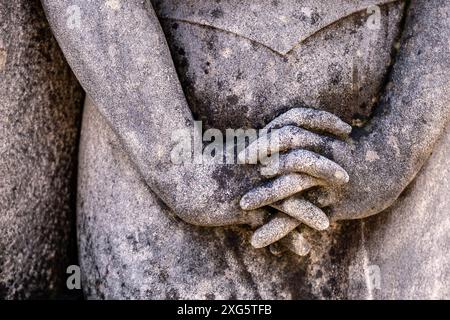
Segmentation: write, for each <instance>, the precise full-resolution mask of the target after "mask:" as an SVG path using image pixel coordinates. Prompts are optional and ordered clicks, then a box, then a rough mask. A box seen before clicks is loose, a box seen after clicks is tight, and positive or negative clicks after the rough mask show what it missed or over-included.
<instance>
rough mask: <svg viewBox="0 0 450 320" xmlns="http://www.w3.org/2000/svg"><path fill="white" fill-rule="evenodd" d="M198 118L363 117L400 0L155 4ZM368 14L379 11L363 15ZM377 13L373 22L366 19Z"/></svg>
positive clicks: (225, 121) (396, 26) (258, 121)
mask: <svg viewBox="0 0 450 320" xmlns="http://www.w3.org/2000/svg"><path fill="white" fill-rule="evenodd" d="M153 5H154V8H155V10H156V12H157V14H158V16H159V18H160V20H161V24H162V26H163V29H164V32H165V34H166V37H167V39H168V44H169V47H170V49H171V54H172V57H173V59H174V62H175V66H176V68H177V72H178V75H179V78H180V81H181V83H182V85H183V88H184V90H185V93H186V97H187V99H188V102H189V105H190V107H191V109H192V111H193V113H194V116H195V117H196V118H197V119H199V120H203V121H204V122H205V126H206V127H215V128H222V129H223V128H238V127H261V126H263V125H264V124H265V123H266V122H268V121H270V120H271V119H272V118H274V117H275V116H276V115H278V114H280V113H282V112H284V111H286V110H287V109H289V108H292V107H296V106H307V107H314V108H319V109H323V110H327V111H331V112H333V113H335V114H336V115H338V116H340V117H341V118H343V119H344V120H345V121H347V122H350V123H352V122H353V123H354V124H357V123H358V122H360V120H364V119H365V118H367V117H369V116H370V114H371V111H372V108H373V106H374V105H375V104H376V102H377V98H378V95H379V93H380V90H381V89H382V87H383V84H384V80H385V76H386V74H387V72H388V70H389V65H390V63H391V58H392V53H393V47H394V44H395V41H396V39H397V37H398V36H399V32H400V27H401V20H402V16H403V1H392V0H391V1H389V0H357V1H354V0H335V1H317V0H284V1H283V0H273V1H269V0H262V1H252V0H239V1H237V0H236V1H233V0H228V1H225V0H223V1H208V0H195V1H181V0H164V1H160V0H153ZM372 5H378V7H379V8H380V11H379V12H380V14H381V15H380V20H379V22H380V23H379V25H376V24H375V25H374V24H370V27H369V26H368V25H367V21H368V20H369V19H372V20H369V22H372V21H375V23H376V21H377V11H376V9H374V11H370V13H368V12H367V10H368V8H370V7H371V6H372ZM372 13H373V15H371V14H372Z"/></svg>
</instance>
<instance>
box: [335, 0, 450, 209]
mask: <svg viewBox="0 0 450 320" xmlns="http://www.w3.org/2000/svg"><path fill="white" fill-rule="evenodd" d="M405 28H406V29H405V32H404V35H403V40H402V43H401V50H400V52H399V56H398V58H397V61H396V64H395V67H394V69H393V73H392V76H391V80H390V82H389V84H388V85H387V88H386V93H385V96H384V97H383V99H382V101H381V103H380V106H379V110H377V113H376V114H375V116H374V117H373V119H372V121H371V123H370V124H369V125H368V126H367V127H366V128H364V129H363V130H360V131H359V132H357V136H356V137H355V139H356V140H357V141H356V144H355V146H356V147H355V148H356V150H354V151H353V154H355V155H358V156H356V157H355V158H354V159H353V160H352V162H351V163H347V165H344V167H345V168H346V169H347V170H348V171H349V174H350V180H351V181H352V180H353V183H354V186H353V187H352V191H348V192H347V193H345V194H344V197H346V198H345V200H343V201H342V205H340V206H336V208H335V209H334V211H335V212H334V216H335V217H337V218H339V217H344V216H348V215H352V217H354V218H360V217H364V216H368V215H372V214H375V213H378V212H380V211H382V210H384V209H385V208H387V207H388V206H390V205H391V204H392V203H393V201H395V200H396V199H397V197H398V196H399V195H400V193H401V192H402V191H403V190H404V189H405V188H406V186H407V185H408V184H409V183H410V182H411V181H412V179H413V178H414V177H415V175H416V174H417V172H418V171H419V170H420V168H421V167H422V165H423V164H424V162H425V161H426V160H427V158H428V157H429V155H430V153H431V152H432V150H433V147H434V145H435V143H436V141H437V140H438V139H439V137H440V136H441V133H442V132H443V129H444V128H445V126H446V125H447V124H448V121H449V118H450V42H449V41H450V3H449V2H448V1H445V0H439V1H438V0H436V1H419V0H418V1H413V2H412V4H411V7H410V8H409V12H408V18H407V23H406V26H405ZM342 160H343V161H344V162H345V160H344V159H342ZM337 162H338V163H339V160H338V159H337ZM351 183H352V182H351ZM358 190H359V191H358ZM349 203H353V205H352V206H351V205H348V204H349ZM351 211H353V212H351Z"/></svg>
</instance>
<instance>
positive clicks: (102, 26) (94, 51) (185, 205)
mask: <svg viewBox="0 0 450 320" xmlns="http://www.w3.org/2000/svg"><path fill="white" fill-rule="evenodd" d="M42 4H43V7H44V9H45V12H46V15H47V18H48V20H49V22H50V25H51V27H52V30H53V32H54V34H55V36H56V38H57V40H58V43H59V45H60V46H61V48H62V50H63V52H64V54H65V57H66V59H67V60H68V63H69V64H70V66H71V67H72V70H73V71H74V73H75V75H76V76H77V78H78V80H79V81H80V83H81V85H82V86H83V88H84V89H85V91H86V92H87V94H89V96H90V97H91V98H92V100H93V101H94V103H95V105H96V106H97V108H98V109H99V111H100V113H101V114H102V116H103V117H104V118H105V119H106V120H107V122H108V124H109V125H110V126H111V128H112V129H113V130H114V132H115V133H116V134H117V136H118V137H119V139H120V140H121V142H122V144H123V145H124V148H125V149H126V151H127V153H128V154H129V155H130V157H131V158H132V160H133V162H134V163H135V165H136V167H137V169H138V170H139V171H140V173H141V175H142V176H143V178H144V179H145V180H146V182H147V184H148V185H149V186H150V188H151V189H152V190H153V191H154V192H155V193H156V194H157V195H158V196H159V197H160V198H161V199H162V200H163V202H164V203H166V205H168V206H169V207H170V208H171V209H172V210H174V211H175V212H176V213H178V214H179V215H180V216H181V217H182V218H184V219H185V220H186V221H188V222H191V223H195V224H201V225H222V224H230V223H236V222H240V220H241V217H240V214H241V212H240V211H239V212H238V211H236V212H232V211H233V209H232V208H230V207H227V208H226V209H225V208H224V209H223V210H220V208H218V207H216V208H211V204H210V201H211V199H212V198H213V196H214V194H213V193H214V191H215V188H216V187H217V182H216V181H215V180H214V175H213V172H214V171H213V169H214V168H211V167H206V166H194V165H190V166H189V165H186V166H183V165H174V164H173V163H172V161H171V158H170V154H171V150H172V149H173V147H174V145H175V142H173V141H172V139H171V138H172V133H173V132H175V131H177V130H185V131H186V132H192V128H193V124H194V121H193V117H192V114H191V112H190V109H189V106H188V104H187V102H186V99H185V97H184V94H183V90H182V87H181V85H180V83H179V81H178V78H177V74H176V70H175V67H174V65H173V62H172V59H171V55H170V52H169V49H168V46H167V43H166V39H165V37H164V34H163V31H162V29H161V27H160V24H159V21H158V18H157V16H156V14H155V12H154V10H153V8H152V6H151V4H150V3H149V1H142V0H129V1H103V0H92V1H84V0H42ZM224 205H227V204H225V203H224ZM234 207H236V210H238V206H237V205H235V206H234ZM234 207H233V208H234ZM225 211H226V212H225ZM215 214H217V215H215Z"/></svg>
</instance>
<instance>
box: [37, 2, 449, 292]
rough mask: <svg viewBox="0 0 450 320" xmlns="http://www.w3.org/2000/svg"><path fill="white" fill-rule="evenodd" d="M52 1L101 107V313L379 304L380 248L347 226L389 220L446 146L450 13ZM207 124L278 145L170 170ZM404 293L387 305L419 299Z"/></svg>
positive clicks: (88, 136) (66, 48)
mask: <svg viewBox="0 0 450 320" xmlns="http://www.w3.org/2000/svg"><path fill="white" fill-rule="evenodd" d="M42 3H43V5H44V9H45V11H46V14H47V17H48V19H49V21H50V24H51V26H52V29H53V31H54V34H55V36H56V38H57V40H58V42H59V44H60V46H61V48H62V50H63V52H64V53H65V56H66V58H67V60H68V62H69V64H70V65H71V67H72V69H73V70H74V72H75V74H76V76H77V77H78V79H79V81H80V83H81V84H82V86H83V88H84V89H85V90H86V92H87V94H88V95H89V98H88V99H86V102H85V109H84V115H83V125H82V136H81V144H80V155H79V178H78V203H77V207H78V208H77V210H78V240H79V250H80V252H79V257H80V263H81V267H82V270H83V276H84V279H83V285H84V290H85V294H86V296H87V297H88V298H200V299H204V298H206V299H213V298H222V299H229V298H247V299H256V298H263V299H270V298H282V299H297V298H342V297H352V296H354V297H356V296H359V295H365V297H367V298H371V297H374V296H375V294H376V292H375V291H374V290H375V289H377V288H378V287H379V286H378V284H379V283H378V282H377V281H374V282H373V283H372V282H370V281H367V279H368V278H369V280H370V279H372V278H373V279H375V280H377V279H376V277H372V274H368V271H371V272H372V271H373V272H375V273H376V271H377V269H376V268H375V269H374V268H372V269H369V267H370V265H369V264H368V263H367V261H366V260H367V259H368V253H367V252H366V251H364V250H368V249H367V248H368V246H367V245H366V244H362V242H353V239H356V238H357V237H358V235H359V233H356V232H354V231H355V230H357V227H355V226H356V224H355V223H351V222H343V223H336V222H337V221H340V220H353V219H360V218H365V217H368V216H371V215H374V214H377V213H380V212H382V211H384V210H385V209H387V208H389V207H391V206H392V204H393V203H394V202H395V201H396V200H397V199H398V198H399V196H400V194H401V193H402V192H403V191H404V190H405V188H406V187H407V186H408V185H410V183H411V181H412V180H413V179H414V177H415V176H416V174H417V173H418V171H419V170H420V168H421V167H422V166H423V164H424V163H425V161H426V160H427V159H428V158H429V156H430V153H431V152H432V150H433V147H434V146H435V145H436V143H437V141H438V139H439V138H440V137H441V136H442V134H443V132H444V130H445V128H446V125H447V123H448V117H449V113H450V108H449V105H450V92H449V90H450V59H449V57H450V45H449V39H450V4H449V3H448V1H445V0H433V1H422V0H416V1H412V2H411V3H410V2H406V1H400V0H399V1H389V0H359V1H350V0H336V1H327V2H325V1H317V0H301V1H296V0H286V1H280V0H272V1H265V0H264V1H250V0H242V1H225V0H222V1H201V0H198V1H178V0H168V1H159V0H155V1H152V2H151V3H150V2H148V1H137V0H136V1H135V0H131V1H120V0H108V1H100V0H98V1H97V0H95V1H94V0H93V1H81V0H59V1H53V0H42ZM368 12H372V13H373V14H375V15H376V16H377V17H378V21H375V22H374V23H372V22H371V21H370V19H371V18H373V17H372V16H371V15H370V14H369V13H368ZM368 21H369V23H368ZM194 120H200V121H202V124H203V129H204V130H208V129H218V130H219V131H221V132H223V131H226V129H228V128H233V129H238V128H256V129H261V128H265V129H274V130H273V132H274V133H275V132H276V133H277V134H276V135H275V134H274V135H273V137H275V136H276V137H277V138H278V143H277V144H270V143H269V142H271V139H272V135H271V132H269V133H268V134H267V135H265V134H262V135H260V137H259V139H258V142H259V143H258V142H253V143H252V144H250V145H249V146H248V147H247V148H246V149H245V150H244V151H242V152H241V153H240V154H239V156H238V160H241V161H242V162H245V163H246V164H240V163H235V164H224V163H221V162H220V161H218V162H216V161H214V160H211V161H210V162H202V163H196V162H195V161H186V162H183V163H174V161H173V159H171V154H172V151H173V150H174V148H175V147H176V141H174V139H173V133H174V132H179V131H182V132H195V131H196V130H197V128H196V127H195V126H194ZM349 124H350V125H351V126H352V127H350V126H349ZM183 130H184V131H183ZM350 131H351V133H350ZM262 148H265V149H270V150H269V151H271V153H270V154H271V155H273V154H278V152H280V156H279V158H278V160H277V163H276V164H277V165H276V166H275V165H274V162H270V161H269V162H268V164H267V167H268V168H269V169H273V170H271V172H272V174H270V175H267V174H262V171H260V169H261V166H260V165H254V164H250V163H248V162H250V160H252V159H255V158H257V157H258V153H259V151H260V150H261V149H262ZM216 150H217V149H216ZM215 155H217V153H215ZM246 156H247V157H246ZM218 158H220V155H219V156H218ZM274 159H276V158H274ZM259 160H261V159H259ZM447 176H448V172H447ZM446 187H447V189H448V186H446ZM447 194H448V193H447ZM447 202H448V200H447ZM446 208H448V206H447V207H446ZM392 210H393V211H395V209H392ZM399 210H400V211H401V210H403V209H399ZM405 210H407V209H405ZM419 211H420V210H418V211H417V212H419ZM395 214H396V213H395V212H393V213H392V215H393V216H395ZM447 219H448V218H447ZM363 221H365V220H363ZM411 221H415V222H419V223H420V221H421V220H420V219H419V220H414V219H413V220H411ZM423 221H426V222H428V220H426V219H424V220H423ZM447 221H448V220H447ZM330 222H331V225H332V226H331V227H330V228H329V225H330ZM358 223H360V222H358ZM398 224H399V225H400V226H401V224H402V223H401V222H399V223H398ZM448 225H449V224H448V223H447V224H446V226H448ZM205 227H210V228H205ZM254 229H256V231H253V230H254ZM325 229H327V230H326V231H325ZM314 230H316V231H314ZM374 232H376V231H374ZM385 233H386V234H387V233H388V232H385ZM402 234H403V235H406V234H405V233H402ZM363 235H366V233H363ZM445 239H447V240H445ZM445 239H444V240H443V243H444V248H448V246H449V245H450V243H449V241H448V237H447V238H445ZM360 240H361V239H360ZM416 240H417V239H414V238H413V237H409V236H408V237H400V238H398V239H395V241H396V242H395V243H397V246H398V247H401V248H403V247H405V246H406V247H407V246H408V244H409V243H410V242H411V241H416ZM364 241H366V238H364ZM368 241H370V239H369V240H368ZM382 242H383V241H380V242H379V243H382ZM388 242H389V241H388ZM250 243H251V244H253V246H252V245H251V244H250ZM364 243H365V242H364ZM393 243H394V242H392V243H391V244H390V246H391V247H388V248H387V249H386V250H387V251H386V252H389V250H391V251H393V252H394V251H395V250H394V249H393V248H394V247H392V246H395V244H393ZM255 247H256V248H259V249H256V248H255ZM263 247H269V248H270V249H267V248H263ZM310 247H312V249H311V250H310ZM372 247H373V248H375V249H374V250H377V249H376V248H377V244H376V243H374V244H373V245H372ZM382 249H383V248H381V249H378V250H382ZM361 250H362V251H361ZM400 250H403V249H400ZM405 250H406V249H405ZM441 250H444V249H441ZM292 251H293V252H292ZM308 252H310V254H309V255H307V256H305V255H306V254H307V253H308ZM395 252H397V253H398V251H395ZM361 256H362V258H361ZM365 259H366V260H365ZM444 259H447V258H444ZM447 260H448V259H447ZM361 261H362V262H363V263H365V265H362V266H361V263H360V262H361ZM403 261H404V260H401V259H400V260H398V264H397V266H399V264H401V263H403ZM447 262H448V261H447ZM442 263H445V261H442ZM394 264H395V263H394ZM378 266H379V265H378ZM350 267H351V268H350ZM382 267H383V265H382ZM358 268H359V269H361V268H362V270H363V271H362V273H361V272H359V271H358V270H359V269H358ZM349 270H350V271H349ZM427 270H429V269H427ZM382 272H383V270H381V275H382ZM448 273H449V272H448V271H444V272H442V279H444V280H442V281H444V283H447V284H448V281H449V274H448ZM360 274H362V275H363V277H362V278H363V279H364V281H365V282H364V283H363V284H365V285H366V287H367V288H368V289H367V288H366V289H367V290H366V291H364V290H365V289H364V288H361V286H359V285H358V283H357V281H358V275H360ZM427 274H428V276H429V277H431V278H432V277H433V274H432V272H428V273H427ZM408 276H410V277H412V275H408ZM408 276H403V277H408ZM404 280H405V278H403V279H401V280H399V279H396V280H395V281H397V282H399V283H400V282H402V283H403V282H404ZM352 286H354V287H352ZM402 286H407V284H402V285H398V286H396V287H394V288H391V289H389V290H390V291H388V292H385V293H383V295H384V297H395V296H397V297H409V296H411V297H413V296H414V293H413V294H410V293H407V290H408V289H404V287H402ZM447 287H448V286H447ZM374 288H375V289H374ZM405 290H406V291H405ZM436 292H438V295H439V296H447V297H448V296H449V292H448V289H442V290H441V291H436V290H435V291H433V293H430V296H432V295H433V294H436ZM415 294H419V293H418V292H416V293H415ZM402 295H403V296H402Z"/></svg>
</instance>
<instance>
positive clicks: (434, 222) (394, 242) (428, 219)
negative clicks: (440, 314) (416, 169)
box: [349, 128, 450, 299]
mask: <svg viewBox="0 0 450 320" xmlns="http://www.w3.org/2000/svg"><path fill="white" fill-rule="evenodd" d="M449 145H450V130H449V128H447V130H446V132H445V133H444V136H443V137H442V139H441V140H440V141H439V144H438V145H437V146H436V147H435V148H434V151H433V155H432V156H431V157H430V159H429V160H428V161H427V164H426V165H425V166H424V167H423V168H422V170H421V172H420V173H419V175H418V176H417V177H416V179H415V180H414V182H413V183H412V184H411V185H410V186H409V187H408V189H407V190H406V191H405V192H404V193H403V194H402V196H401V197H400V198H399V199H398V200H397V202H396V203H395V204H394V205H393V206H392V207H391V208H390V209H389V210H386V212H383V213H381V214H379V215H377V216H374V217H372V218H369V219H365V220H362V221H361V222H358V226H355V230H354V232H355V233H356V234H358V237H359V239H360V241H359V244H358V245H357V246H356V248H357V249H358V250H357V251H356V252H351V253H350V254H349V256H350V258H349V260H350V261H351V265H350V268H349V270H350V275H349V279H350V283H349V285H350V289H349V297H350V298H358V299H450V268H449V265H450V255H449V254H448V251H449V249H450V233H449V229H450V227H449V226H450V215H449V213H450V187H449V186H450V166H449V159H450V148H449ZM378 272H379V273H378Z"/></svg>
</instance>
